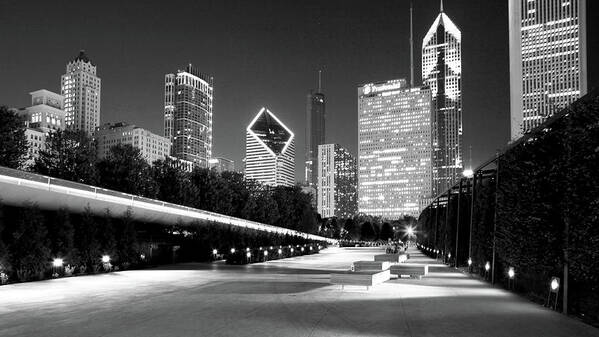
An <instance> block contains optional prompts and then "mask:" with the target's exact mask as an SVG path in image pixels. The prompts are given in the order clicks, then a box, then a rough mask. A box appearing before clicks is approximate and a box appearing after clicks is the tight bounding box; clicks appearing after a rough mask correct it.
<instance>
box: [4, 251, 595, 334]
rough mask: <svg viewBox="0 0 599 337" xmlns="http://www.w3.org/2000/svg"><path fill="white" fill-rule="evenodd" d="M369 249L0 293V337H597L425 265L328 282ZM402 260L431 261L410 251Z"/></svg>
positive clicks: (168, 269)
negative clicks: (417, 272) (367, 280)
mask: <svg viewBox="0 0 599 337" xmlns="http://www.w3.org/2000/svg"><path fill="white" fill-rule="evenodd" d="M381 252H382V250H381V249H380V248H329V249H326V250H324V251H322V252H321V253H320V254H317V255H309V256H301V257H296V258H290V259H286V260H277V261H271V262H266V263H258V264H254V265H248V266H229V265H224V264H222V263H213V264H202V263H187V264H176V265H169V266H162V267H159V268H151V269H145V270H132V271H123V272H115V273H110V274H99V275H93V276H82V277H71V278H61V279H55V280H47V281H41V282H30V283H22V284H12V285H7V286H1V287H0V336H2V337H9V336H60V337H65V336H81V337H85V336H144V337H149V336H252V337H256V336H469V337H471V336H564V337H566V336H568V337H569V336H599V329H596V328H593V327H591V326H589V325H586V324H584V323H582V322H579V321H577V320H574V319H572V318H569V317H565V316H563V315H561V314H559V313H556V312H553V311H551V310H549V309H546V308H544V307H542V306H539V305H537V304H534V303H531V302H529V301H527V300H526V299H523V298H521V297H519V296H517V295H515V294H512V293H510V292H508V291H505V290H501V289H497V288H492V287H490V286H489V285H488V284H486V283H484V282H481V281H479V280H476V279H473V278H470V277H468V276H467V275H464V274H462V273H460V272H458V271H456V270H454V269H453V268H449V267H446V266H443V265H440V264H439V265H437V266H433V267H431V268H430V273H429V276H428V277H425V278H422V280H418V279H392V280H390V281H387V282H385V283H383V284H381V285H377V286H375V287H373V288H371V289H370V290H369V291H367V290H366V289H365V288H364V287H350V286H347V287H345V289H344V290H341V289H340V287H339V286H337V285H331V284H330V283H329V275H330V272H331V271H334V270H344V269H348V268H349V266H350V264H351V263H352V262H353V261H358V260H372V259H373V256H374V255H376V254H380V253H381ZM410 254H411V257H412V258H411V262H419V263H422V262H428V263H431V264H434V263H435V261H434V260H432V259H428V258H427V257H425V256H423V255H421V254H419V253H418V252H416V251H414V250H411V251H410Z"/></svg>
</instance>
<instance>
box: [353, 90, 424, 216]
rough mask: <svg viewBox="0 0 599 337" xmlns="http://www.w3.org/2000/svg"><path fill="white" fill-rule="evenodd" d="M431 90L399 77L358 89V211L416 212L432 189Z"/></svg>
mask: <svg viewBox="0 0 599 337" xmlns="http://www.w3.org/2000/svg"><path fill="white" fill-rule="evenodd" d="M432 114H433V106H432V98H431V90H430V89H429V88H427V87H423V88H409V87H407V84H406V81H405V80H403V79H400V80H392V81H387V82H379V83H369V84H365V85H363V86H360V87H358V196H359V199H358V209H359V211H360V213H365V214H370V215H374V216H381V217H383V218H386V219H397V218H399V217H402V216H404V215H413V216H418V214H419V211H420V203H421V202H420V201H421V199H423V198H427V197H428V198H430V196H431V193H432V186H431V184H432V163H431V159H432V144H431V139H432V127H431V120H432Z"/></svg>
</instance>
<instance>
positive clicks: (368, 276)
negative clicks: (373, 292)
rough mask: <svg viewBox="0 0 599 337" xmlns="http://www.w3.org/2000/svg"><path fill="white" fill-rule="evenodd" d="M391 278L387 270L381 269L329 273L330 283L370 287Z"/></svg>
mask: <svg viewBox="0 0 599 337" xmlns="http://www.w3.org/2000/svg"><path fill="white" fill-rule="evenodd" d="M390 278H391V274H390V273H389V270H388V269H387V270H381V271H355V272H353V271H349V270H348V271H338V272H334V273H331V284H340V285H341V287H342V288H343V286H345V285H353V286H365V287H367V288H368V287H372V286H374V285H377V284H380V283H383V282H385V281H388V280H389V279H390Z"/></svg>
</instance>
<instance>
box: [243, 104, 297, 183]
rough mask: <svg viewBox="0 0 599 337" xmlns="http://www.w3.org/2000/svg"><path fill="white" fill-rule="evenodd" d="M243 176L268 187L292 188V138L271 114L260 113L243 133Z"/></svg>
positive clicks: (289, 131)
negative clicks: (244, 139)
mask: <svg viewBox="0 0 599 337" xmlns="http://www.w3.org/2000/svg"><path fill="white" fill-rule="evenodd" d="M246 131H247V133H246V142H245V176H246V178H247V179H255V180H257V181H259V182H261V183H263V184H265V185H269V186H280V185H283V186H293V185H294V184H295V179H294V174H295V136H294V134H293V132H291V130H289V128H288V127H287V126H285V124H283V122H281V121H280V120H279V119H278V118H277V117H276V116H275V115H274V114H273V113H272V112H270V110H268V109H266V108H262V109H260V111H259V112H258V114H257V115H256V117H254V119H253V120H252V122H251V123H250V125H248V127H247V129H246Z"/></svg>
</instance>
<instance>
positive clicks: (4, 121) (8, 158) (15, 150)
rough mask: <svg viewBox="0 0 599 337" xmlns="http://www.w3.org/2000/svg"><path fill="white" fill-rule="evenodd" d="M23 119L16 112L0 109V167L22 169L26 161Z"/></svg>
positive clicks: (3, 107)
mask: <svg viewBox="0 0 599 337" xmlns="http://www.w3.org/2000/svg"><path fill="white" fill-rule="evenodd" d="M27 148H28V146H27V138H26V137H25V119H24V118H23V117H21V116H19V115H18V114H17V113H16V112H12V111H10V110H8V108H7V107H5V106H1V107H0V166H6V167H10V168H14V169H18V168H22V167H23V165H24V164H25V160H26V159H27Z"/></svg>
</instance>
